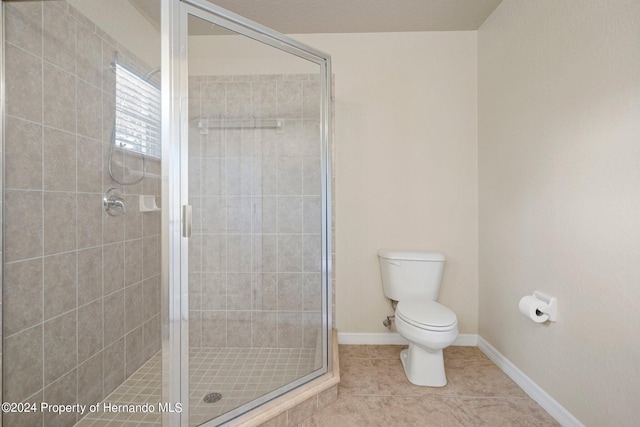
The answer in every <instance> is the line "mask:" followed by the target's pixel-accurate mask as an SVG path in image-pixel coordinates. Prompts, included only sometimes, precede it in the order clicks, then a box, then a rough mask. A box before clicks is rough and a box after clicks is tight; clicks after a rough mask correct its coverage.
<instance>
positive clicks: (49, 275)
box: [43, 252, 77, 320]
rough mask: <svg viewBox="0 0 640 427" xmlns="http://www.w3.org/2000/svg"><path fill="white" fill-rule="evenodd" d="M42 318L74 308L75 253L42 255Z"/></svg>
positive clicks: (46, 318)
mask: <svg viewBox="0 0 640 427" xmlns="http://www.w3.org/2000/svg"><path fill="white" fill-rule="evenodd" d="M43 260H44V275H43V278H44V281H43V283H44V320H49V319H51V318H52V317H56V316H59V315H60V314H62V313H65V312H67V311H69V310H73V309H75V308H76V289H77V282H76V271H77V266H76V253H75V252H67V253H64V254H60V255H53V256H47V257H44V259H43Z"/></svg>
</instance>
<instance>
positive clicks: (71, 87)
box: [43, 61, 77, 133]
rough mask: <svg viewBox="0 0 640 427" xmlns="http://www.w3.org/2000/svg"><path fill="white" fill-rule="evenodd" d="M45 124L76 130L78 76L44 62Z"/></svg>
mask: <svg viewBox="0 0 640 427" xmlns="http://www.w3.org/2000/svg"><path fill="white" fill-rule="evenodd" d="M43 70H44V84H43V91H44V98H43V109H44V116H43V117H44V124H45V125H47V126H51V127H54V128H57V129H62V130H66V131H67V132H74V133H75V132H76V112H75V111H76V106H77V103H76V77H75V75H73V74H72V73H71V72H69V71H68V70H66V69H64V68H58V67H56V66H54V65H52V64H50V63H48V62H46V61H45V62H44V68H43Z"/></svg>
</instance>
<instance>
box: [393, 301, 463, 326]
mask: <svg viewBox="0 0 640 427" xmlns="http://www.w3.org/2000/svg"><path fill="white" fill-rule="evenodd" d="M396 316H398V317H399V318H401V319H402V320H404V321H405V322H407V323H409V324H411V325H413V326H415V327H417V328H420V329H426V330H429V331H436V332H438V331H443V332H444V331H450V330H452V329H454V328H456V327H457V325H458V319H457V318H456V314H455V313H454V312H453V311H451V310H449V309H448V308H447V307H445V306H444V305H442V304H438V303H437V302H435V301H400V302H399V303H398V305H397V306H396Z"/></svg>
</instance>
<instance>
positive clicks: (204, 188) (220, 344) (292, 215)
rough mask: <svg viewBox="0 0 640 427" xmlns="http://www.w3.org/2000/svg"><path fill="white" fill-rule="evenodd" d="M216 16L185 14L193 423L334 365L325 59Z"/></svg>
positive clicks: (239, 408)
mask: <svg viewBox="0 0 640 427" xmlns="http://www.w3.org/2000/svg"><path fill="white" fill-rule="evenodd" d="M203 7H207V9H208V10H205V9H204V8H203ZM212 11H213V12H216V11H218V10H217V9H209V7H208V6H207V5H206V4H205V5H204V6H202V8H200V7H192V6H189V5H187V4H182V9H181V23H182V24H183V27H182V28H183V33H182V45H181V46H184V48H185V49H184V51H186V55H185V57H184V58H183V59H182V69H181V72H182V75H181V76H182V77H181V80H182V82H183V85H184V80H186V85H184V86H183V89H184V88H186V89H187V97H186V101H187V102H186V104H187V105H188V108H187V109H188V113H187V114H185V116H184V117H183V119H182V120H183V124H182V126H183V127H182V129H183V132H185V133H186V135H183V138H182V141H183V143H185V142H186V143H188V150H187V151H188V155H187V156H186V157H187V158H185V159H183V160H182V162H183V163H182V165H183V168H184V170H188V174H187V177H188V185H187V186H186V188H187V193H188V194H187V195H186V197H183V199H182V200H183V201H185V204H186V205H189V206H190V207H191V234H190V237H188V255H187V257H186V259H184V258H183V268H185V267H187V266H188V267H187V268H188V274H187V276H188V279H187V282H188V283H186V286H185V284H184V283H183V284H182V289H183V295H184V294H186V295H188V314H187V316H185V314H183V315H182V317H183V319H184V318H185V317H187V318H188V332H187V331H185V329H184V328H183V331H185V332H186V333H184V334H183V337H182V345H183V346H184V345H188V355H187V357H188V369H187V370H188V377H189V385H188V390H189V391H188V393H189V399H188V424H189V425H200V424H203V423H207V422H208V421H209V420H212V419H213V421H212V422H211V423H210V424H211V425H216V424H219V423H221V422H224V421H226V420H229V419H231V418H234V417H235V416H238V415H240V414H242V413H244V412H246V411H247V410H249V409H251V408H253V407H255V406H257V405H259V404H262V403H265V402H268V401H269V400H270V399H272V398H274V397H277V396H279V395H281V394H283V393H285V392H286V391H288V390H290V389H292V388H293V387H295V386H298V385H300V384H303V383H304V382H307V381H309V380H310V379H313V378H315V377H317V376H319V375H321V374H323V373H324V372H326V370H327V363H328V357H327V351H328V350H327V347H328V344H327V338H328V331H327V325H328V323H329V322H328V314H327V306H328V304H327V295H326V292H327V291H326V290H327V289H328V287H327V280H328V277H327V272H326V271H327V269H326V266H327V261H326V259H327V254H328V251H327V244H328V237H327V233H326V232H327V227H326V221H327V215H326V209H327V202H326V200H327V199H326V193H327V189H328V188H327V185H326V183H325V181H326V176H327V174H326V172H325V170H326V166H327V163H326V155H327V151H326V136H327V135H326V129H327V127H326V125H325V124H324V120H326V113H325V112H324V109H325V107H326V97H325V93H326V90H325V89H326V84H327V79H326V64H325V60H324V59H321V58H318V57H315V56H314V55H311V54H309V53H306V52H304V51H303V50H302V49H298V48H295V49H293V48H291V47H289V48H288V50H289V51H287V50H282V49H281V48H277V47H274V44H275V45H282V43H280V42H274V41H273V40H272V39H271V38H270V37H268V35H265V34H264V33H261V32H255V31H252V30H249V29H248V28H246V27H241V26H239V25H237V24H235V23H234V22H232V21H230V20H227V19H225V17H223V16H221V15H220V14H216V13H210V12H212ZM292 50H293V51H295V52H296V54H292V53H291V51H292ZM183 114H184V112H183ZM185 121H186V122H185ZM183 153H184V151H183ZM183 188H184V187H183ZM185 261H186V262H185ZM184 277H185V275H184V274H183V281H184ZM183 307H184V305H183ZM187 336H188V338H187ZM184 354H185V353H184V352H183V355H184ZM183 372H184V371H183ZM183 403H185V402H184V400H183Z"/></svg>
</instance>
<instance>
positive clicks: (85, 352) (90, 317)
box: [78, 300, 104, 363]
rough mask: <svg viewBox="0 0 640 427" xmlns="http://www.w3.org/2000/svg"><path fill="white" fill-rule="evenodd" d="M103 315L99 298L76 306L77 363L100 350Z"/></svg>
mask: <svg viewBox="0 0 640 427" xmlns="http://www.w3.org/2000/svg"><path fill="white" fill-rule="evenodd" d="M103 315H104V313H103V307H102V301H101V300H97V301H94V302H92V303H89V304H87V305H84V306H82V307H79V308H78V363H83V362H84V361H85V360H87V359H88V358H90V357H92V356H94V355H95V354H96V353H98V352H100V351H101V350H102V348H103V345H104V342H103V337H104V335H103V333H104V325H103Z"/></svg>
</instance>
